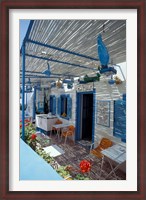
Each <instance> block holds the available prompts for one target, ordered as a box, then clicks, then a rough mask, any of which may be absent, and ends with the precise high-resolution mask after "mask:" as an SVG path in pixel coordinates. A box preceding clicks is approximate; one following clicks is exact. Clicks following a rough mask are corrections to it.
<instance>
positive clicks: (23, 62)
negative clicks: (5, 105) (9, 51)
mask: <svg viewBox="0 0 146 200" xmlns="http://www.w3.org/2000/svg"><path fill="white" fill-rule="evenodd" d="M22 139H23V140H25V43H24V42H23V45H22Z"/></svg>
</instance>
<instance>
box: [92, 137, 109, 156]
mask: <svg viewBox="0 0 146 200" xmlns="http://www.w3.org/2000/svg"><path fill="white" fill-rule="evenodd" d="M112 145H113V142H112V141H111V140H109V139H108V138H102V139H101V141H100V144H99V145H98V146H97V147H96V148H94V149H92V146H93V144H92V146H91V148H90V153H91V154H93V155H94V156H96V157H98V158H99V159H100V158H102V157H103V154H102V153H101V151H102V150H104V149H107V148H109V147H111V146H112Z"/></svg>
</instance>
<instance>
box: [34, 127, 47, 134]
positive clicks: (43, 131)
mask: <svg viewBox="0 0 146 200" xmlns="http://www.w3.org/2000/svg"><path fill="white" fill-rule="evenodd" d="M36 131H39V132H40V133H44V134H45V135H49V133H50V132H49V131H45V130H44V129H41V128H39V127H36Z"/></svg>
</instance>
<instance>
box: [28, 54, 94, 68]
mask: <svg viewBox="0 0 146 200" xmlns="http://www.w3.org/2000/svg"><path fill="white" fill-rule="evenodd" d="M25 55H26V56H29V57H32V58H37V59H42V60H48V61H51V62H57V63H62V64H64V65H71V66H75V67H80V68H84V69H88V70H92V71H93V70H94V69H92V68H89V67H86V66H83V65H77V64H74V63H69V62H63V61H59V60H54V59H49V58H45V57H40V56H35V55H30V54H25Z"/></svg>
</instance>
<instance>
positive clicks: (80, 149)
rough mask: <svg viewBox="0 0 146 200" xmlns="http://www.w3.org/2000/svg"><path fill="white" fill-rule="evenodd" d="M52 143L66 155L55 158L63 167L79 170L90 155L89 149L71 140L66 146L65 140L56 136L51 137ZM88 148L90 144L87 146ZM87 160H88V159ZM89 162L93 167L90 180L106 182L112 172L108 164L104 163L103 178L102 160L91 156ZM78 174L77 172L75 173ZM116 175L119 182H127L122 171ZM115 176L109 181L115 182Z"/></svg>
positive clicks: (112, 175)
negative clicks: (82, 162) (69, 166)
mask: <svg viewBox="0 0 146 200" xmlns="http://www.w3.org/2000/svg"><path fill="white" fill-rule="evenodd" d="M51 140H52V141H51V143H52V145H53V144H56V145H57V146H58V147H60V148H61V149H62V150H63V151H64V152H65V153H64V154H62V155H59V156H57V157H55V160H56V161H57V162H58V163H59V164H60V165H63V166H66V165H71V166H72V167H73V169H76V170H79V163H80V161H82V160H83V159H84V158H85V157H86V156H88V155H89V148H85V147H84V146H83V145H81V144H78V143H74V142H73V141H71V140H67V142H66V144H64V140H63V139H62V141H60V139H58V138H57V137H56V136H55V134H54V135H52V136H51ZM87 147H89V146H88V144H87ZM86 159H87V158H86ZM88 160H90V161H91V163H92V167H91V172H90V175H89V174H88V175H89V176H90V179H91V180H104V179H105V177H106V175H107V174H108V173H109V172H110V170H111V168H110V165H109V163H108V162H104V165H103V170H102V174H101V176H99V174H100V169H101V168H100V166H101V165H100V164H101V162H100V160H99V159H98V158H97V157H94V156H92V155H91V154H90V156H89V157H88ZM75 173H76V172H75ZM116 175H117V178H118V180H126V174H125V173H124V172H122V171H121V170H117V171H116ZM115 179H116V178H115V176H114V174H111V175H110V176H109V177H108V180H115Z"/></svg>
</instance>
